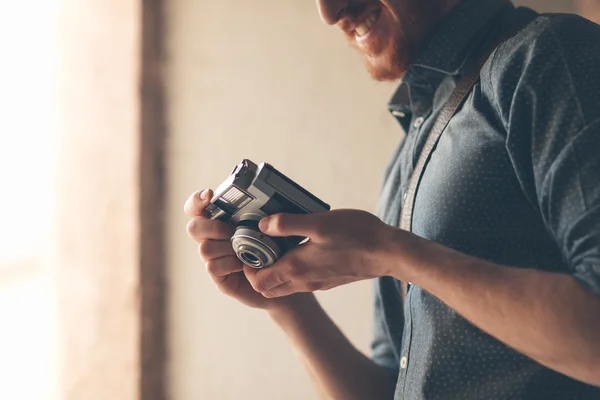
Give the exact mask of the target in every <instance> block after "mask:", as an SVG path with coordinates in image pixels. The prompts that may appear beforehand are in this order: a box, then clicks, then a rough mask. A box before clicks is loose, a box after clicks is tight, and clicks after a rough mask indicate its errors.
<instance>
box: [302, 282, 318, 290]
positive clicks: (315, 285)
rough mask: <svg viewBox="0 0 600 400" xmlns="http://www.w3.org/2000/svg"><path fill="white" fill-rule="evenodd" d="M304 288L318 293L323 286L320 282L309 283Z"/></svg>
mask: <svg viewBox="0 0 600 400" xmlns="http://www.w3.org/2000/svg"><path fill="white" fill-rule="evenodd" d="M304 287H305V288H306V290H307V291H309V292H316V291H317V290H320V289H321V284H320V283H319V282H307V283H306V284H305V285H304Z"/></svg>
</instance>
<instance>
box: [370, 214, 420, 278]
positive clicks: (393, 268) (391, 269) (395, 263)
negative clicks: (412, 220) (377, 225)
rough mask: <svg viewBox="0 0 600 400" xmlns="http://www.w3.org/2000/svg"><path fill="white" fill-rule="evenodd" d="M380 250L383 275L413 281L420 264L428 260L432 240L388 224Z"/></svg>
mask: <svg viewBox="0 0 600 400" xmlns="http://www.w3.org/2000/svg"><path fill="white" fill-rule="evenodd" d="M384 238H385V239H384V240H383V246H382V249H381V251H380V254H381V256H380V260H379V262H380V265H381V268H382V275H381V276H391V277H394V278H396V279H399V280H401V281H406V282H411V281H412V280H413V278H414V277H415V276H416V272H417V270H418V269H419V265H421V264H423V263H425V262H426V260H425V258H426V255H427V254H428V252H429V250H427V247H428V246H429V244H430V243H432V242H430V241H428V240H426V239H423V238H421V237H419V236H416V235H414V234H412V233H410V232H407V231H405V230H402V229H399V228H395V227H392V226H387V232H386V233H385V235H384Z"/></svg>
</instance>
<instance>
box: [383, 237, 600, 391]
mask: <svg viewBox="0 0 600 400" xmlns="http://www.w3.org/2000/svg"><path fill="white" fill-rule="evenodd" d="M398 235H402V237H401V238H400V237H398V239H401V240H404V241H405V242H406V239H407V237H406V233H405V232H400V231H398ZM409 241H412V242H413V243H408V244H409V245H411V246H416V248H418V249H419V250H418V251H412V252H404V254H400V253H398V252H396V254H395V256H393V257H392V258H394V259H396V260H398V261H400V260H401V263H402V264H404V266H405V267H403V268H402V271H396V272H400V274H399V276H396V275H393V273H394V272H392V275H393V276H396V277H397V278H399V279H401V280H408V281H410V282H413V283H414V284H416V285H418V286H420V287H422V288H423V289H425V290H427V291H428V292H430V293H431V294H433V295H434V296H436V297H437V298H439V299H440V300H441V301H443V302H444V303H446V304H447V305H448V306H450V307H451V308H453V309H454V310H456V311H457V312H458V313H459V314H461V315H462V316H463V317H464V318H466V319H467V320H469V321H470V322H471V323H473V324H474V325H475V326H477V327H479V328H480V329H482V330H483V331H485V332H487V333H488V334H490V335H492V336H494V337H496V338H497V339H498V340H500V341H502V342H504V343H505V344H507V345H508V346H510V347H512V348H514V349H516V350H517V351H519V352H521V353H523V354H525V355H527V356H529V357H530V358H532V359H534V360H536V361H537V362H539V363H541V364H543V365H545V366H547V367H549V368H551V369H554V370H556V371H558V372H561V373H563V374H565V375H569V376H571V377H573V378H575V379H578V380H581V381H585V382H587V383H590V384H594V385H600V301H599V300H598V299H596V298H594V297H592V296H591V295H590V294H589V293H587V292H586V291H585V290H584V289H583V288H582V287H581V286H580V285H579V284H578V283H577V282H576V281H575V279H574V278H572V277H570V276H568V275H563V274H553V273H548V272H544V271H539V270H532V269H519V268H508V267H502V266H498V265H495V264H492V263H489V262H485V261H482V260H478V259H475V258H473V257H469V256H466V255H463V254H460V253H458V252H455V251H453V250H450V249H448V248H445V247H443V246H440V245H438V244H436V243H433V242H429V241H425V240H423V239H420V238H417V237H415V236H411V237H410V238H409ZM396 247H397V246H396ZM407 254H411V255H409V256H408V258H407Z"/></svg>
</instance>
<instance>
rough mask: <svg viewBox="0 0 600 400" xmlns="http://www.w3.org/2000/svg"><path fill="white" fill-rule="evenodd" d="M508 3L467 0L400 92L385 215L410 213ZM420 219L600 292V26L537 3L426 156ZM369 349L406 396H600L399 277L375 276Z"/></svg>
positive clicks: (426, 226) (441, 234)
mask: <svg viewBox="0 0 600 400" xmlns="http://www.w3.org/2000/svg"><path fill="white" fill-rule="evenodd" d="M506 3H507V1H506V0H485V1H483V0H463V1H462V2H461V3H459V5H458V6H457V7H456V8H455V9H454V10H453V11H452V12H451V14H450V15H449V16H448V17H447V18H446V19H445V20H444V22H443V23H442V25H441V26H440V28H439V29H438V31H437V32H436V33H435V34H434V36H433V37H432V39H431V40H430V41H429V44H428V45H427V46H426V49H425V51H424V52H423V53H422V54H421V55H420V57H419V58H418V60H417V61H416V62H415V63H414V64H413V65H412V66H411V68H410V69H409V71H408V72H407V74H406V75H405V77H404V79H403V81H402V84H401V85H400V87H399V89H398V91H397V93H396V94H395V95H394V97H393V98H392V100H391V102H390V104H389V108H390V110H391V111H392V113H393V114H394V115H395V116H396V118H397V119H398V121H399V123H400V125H401V126H402V127H403V128H404V131H405V132H406V133H407V135H406V137H405V139H404V140H403V141H402V142H401V144H400V146H399V147H398V149H397V151H396V153H395V155H394V157H393V159H392V161H391V163H390V164H389V166H388V169H387V172H386V176H385V183H384V186H383V190H382V193H381V203H380V217H381V218H382V219H383V220H384V221H385V222H386V223H387V224H390V225H393V226H398V225H399V220H400V212H401V209H402V201H403V195H404V193H405V191H406V189H407V186H408V181H409V178H410V175H411V173H412V171H413V168H414V165H415V163H416V161H417V159H418V156H419V154H420V151H421V148H422V147H423V144H424V142H425V140H426V138H427V135H428V133H429V131H430V130H431V128H432V126H433V124H434V122H435V119H436V117H437V115H438V113H439V111H440V110H441V108H442V107H443V105H444V102H445V101H446V100H447V98H448V97H449V95H450V93H451V92H452V90H453V88H454V87H455V84H456V81H457V77H459V76H460V73H461V71H462V68H463V65H464V63H465V61H466V59H467V57H468V55H469V54H470V52H471V51H473V50H474V49H476V48H478V46H480V45H481V44H482V42H485V41H486V40H488V39H489V38H488V35H489V34H490V30H491V28H490V27H491V26H493V22H494V20H495V19H496V18H497V12H498V11H499V10H500V8H501V7H503V6H504V5H506ZM519 12H523V13H527V12H529V13H533V11H531V10H528V9H523V8H521V9H519ZM413 232H414V233H415V234H417V235H419V236H421V237H424V238H427V239H430V240H433V241H435V242H438V243H440V244H442V245H444V246H447V247H450V248H452V249H455V250H458V251H460V252H462V253H465V254H469V255H471V256H475V257H478V258H480V259H484V260H488V261H492V262H494V263H497V264H499V265H504V266H511V267H516V268H537V269H540V270H544V271H551V272H558V273H564V274H570V275H572V276H574V277H575V278H576V279H577V280H578V281H579V282H580V283H581V285H582V287H584V288H585V289H586V290H588V291H589V292H590V293H592V294H593V295H595V296H598V297H600V26H598V25H595V24H593V23H592V22H589V21H587V20H585V19H583V18H581V17H578V16H574V15H564V14H548V15H538V16H536V18H535V20H534V21H533V22H532V23H530V24H529V25H528V26H527V27H526V28H525V29H523V30H522V31H521V32H520V33H518V34H517V35H516V36H514V37H513V38H511V39H510V40H508V41H507V42H505V43H503V44H502V45H501V46H500V47H499V48H498V49H496V51H495V52H494V53H493V54H492V56H491V57H490V58H489V60H488V61H487V63H486V64H485V66H484V67H483V69H482V71H481V80H480V82H479V83H478V84H477V85H476V86H475V88H474V90H473V92H472V93H471V94H470V95H469V97H468V99H467V101H466V103H465V104H464V106H463V107H462V108H461V109H460V111H459V112H458V113H457V114H456V115H455V117H454V118H453V119H452V121H451V122H450V124H449V126H448V128H447V129H446V131H445V133H444V134H443V135H442V137H441V139H440V141H439V143H438V145H437V147H436V149H435V150H434V152H433V154H432V157H431V160H430V162H429V163H428V165H427V166H426V170H425V172H424V175H423V179H422V181H421V184H420V186H419V189H418V191H417V195H416V201H415V207H414V215H413ZM474 300H475V299H474ZM564 300H565V301H569V299H564ZM402 309H404V313H402V312H401V310H402ZM403 314H404V319H403ZM516 329H518V328H516ZM543 334H544V333H543V332H540V335H543ZM599 340H600V338H599ZM568 345H569V344H568V343H565V344H564V346H568ZM372 350H373V359H374V360H375V362H377V363H378V364H380V365H382V366H384V367H385V368H387V369H388V370H389V371H390V373H391V374H393V375H394V377H397V387H396V396H395V398H396V399H406V400H408V399H411V400H412V399H415V400H416V399H419V400H421V399H443V400H452V399H456V400H469V399H484V400H495V399H498V400H500V399H507V400H517V399H526V400H534V399H540V400H541V399H543V400H552V399H561V400H562V399H574V400H576V399H577V400H579V399H600V388H597V387H592V386H589V385H586V384H584V383H581V382H578V381H575V380H573V379H571V378H568V377H566V376H565V375H562V374H560V373H558V372H555V371H552V370H550V369H548V368H545V367H544V366H542V365H540V364H538V363H537V362H535V361H533V360H531V359H530V358H528V357H526V356H524V355H522V354H520V353H518V352H516V351H514V350H512V349H510V348H509V347H508V346H506V345H504V344H503V343H501V342H500V341H498V340H496V339H495V338H493V337H492V336H490V335H488V334H486V333H484V332H483V331H481V330H480V329H478V328H477V327H475V326H474V325H472V324H470V323H469V322H468V321H466V320H465V319H463V318H462V317H461V316H460V315H458V314H457V313H456V312H455V311H454V310H453V309H451V308H449V307H448V306H446V305H445V304H444V303H442V302H441V301H440V300H438V299H437V298H435V297H434V296H432V295H431V294H430V293H428V292H427V291H425V290H423V289H422V288H420V287H418V286H412V287H411V289H410V291H409V294H408V296H407V299H406V302H405V304H403V303H402V299H401V296H400V289H399V282H398V281H396V280H394V279H392V278H389V277H384V278H380V279H378V280H377V284H376V291H375V329H374V340H373V345H372Z"/></svg>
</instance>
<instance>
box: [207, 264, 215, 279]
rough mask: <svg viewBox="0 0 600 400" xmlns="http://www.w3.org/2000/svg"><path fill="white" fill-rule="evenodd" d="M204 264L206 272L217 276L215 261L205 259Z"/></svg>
mask: <svg viewBox="0 0 600 400" xmlns="http://www.w3.org/2000/svg"><path fill="white" fill-rule="evenodd" d="M205 266H206V272H207V273H208V274H209V275H210V276H212V277H215V276H217V263H216V262H214V261H207V262H206V263H205Z"/></svg>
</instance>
